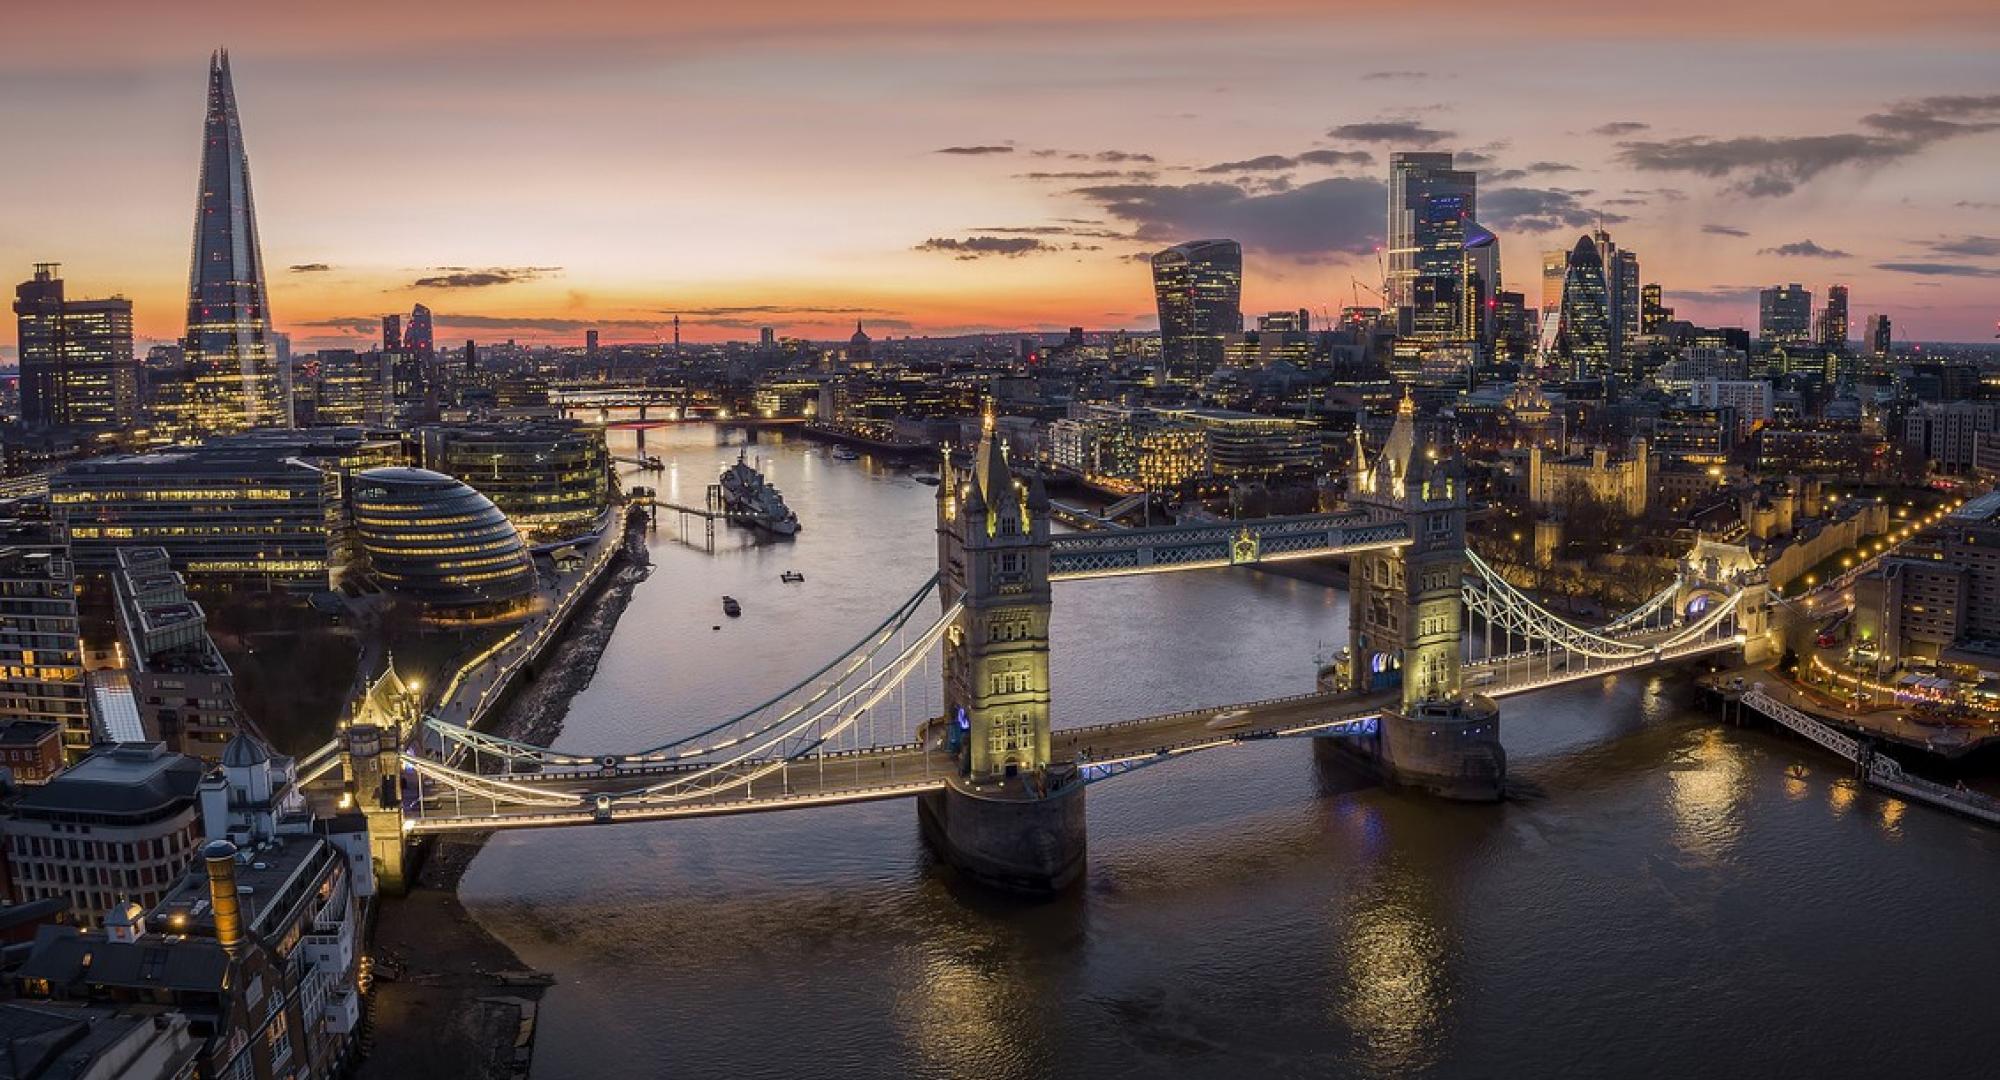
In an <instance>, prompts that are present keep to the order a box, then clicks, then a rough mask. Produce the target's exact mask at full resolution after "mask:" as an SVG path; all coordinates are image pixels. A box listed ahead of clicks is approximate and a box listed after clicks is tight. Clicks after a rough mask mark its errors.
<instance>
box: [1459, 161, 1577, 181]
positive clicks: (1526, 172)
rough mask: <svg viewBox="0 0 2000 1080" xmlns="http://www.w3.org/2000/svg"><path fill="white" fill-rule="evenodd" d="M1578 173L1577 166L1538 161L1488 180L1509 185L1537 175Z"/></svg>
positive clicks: (1496, 174)
mask: <svg viewBox="0 0 2000 1080" xmlns="http://www.w3.org/2000/svg"><path fill="white" fill-rule="evenodd" d="M1464 157H1465V155H1464V154H1460V155H1459V158H1460V159H1461V160H1462V159H1463V158H1464ZM1576 171H1577V167H1576V166H1574V165H1566V164H1564V163H1562V162H1560V161H1537V162H1535V163H1533V164H1531V165H1523V166H1521V167H1520V168H1518V169H1501V170H1499V171H1498V172H1490V173H1487V174H1486V179H1488V180H1491V181H1494V182H1496V183H1502V184H1507V183H1512V182H1514V181H1516V180H1524V179H1526V178H1528V177H1530V176H1533V175H1535V174H1536V173H1560V172H1576Z"/></svg>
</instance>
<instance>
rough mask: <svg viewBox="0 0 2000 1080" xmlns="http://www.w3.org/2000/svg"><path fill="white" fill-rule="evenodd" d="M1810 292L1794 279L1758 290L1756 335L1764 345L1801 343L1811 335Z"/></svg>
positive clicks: (1811, 299)
mask: <svg viewBox="0 0 2000 1080" xmlns="http://www.w3.org/2000/svg"><path fill="white" fill-rule="evenodd" d="M1812 301H1813V297H1812V293H1811V291H1809V290H1807V289H1806V288H1805V287H1804V286H1802V285H1800V284H1798V283H1797V282H1793V283H1792V284H1790V285H1774V286H1772V287H1771V288H1768V289H1765V290H1763V291H1762V292H1760V293H1758V294H1757V337H1758V338H1759V339H1760V340H1762V341H1763V343H1764V347H1765V348H1767V349H1768V348H1771V347H1773V346H1777V345H1803V344H1806V343H1807V342H1808V341H1809V340H1810V339H1811V335H1812V306H1813V305H1812Z"/></svg>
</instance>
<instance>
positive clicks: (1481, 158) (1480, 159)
mask: <svg viewBox="0 0 2000 1080" xmlns="http://www.w3.org/2000/svg"><path fill="white" fill-rule="evenodd" d="M1452 162H1453V163H1454V164H1456V165H1457V166H1458V167H1460V168H1474V169H1478V168H1483V167H1484V166H1487V165H1491V164H1493V155H1492V154H1482V153H1480V152H1479V151H1477V150H1460V151H1459V152H1458V153H1457V154H1456V155H1454V156H1453V157H1452Z"/></svg>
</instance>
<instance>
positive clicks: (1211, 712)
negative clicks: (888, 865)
mask: <svg viewBox="0 0 2000 1080" xmlns="http://www.w3.org/2000/svg"><path fill="white" fill-rule="evenodd" d="M1735 645H1736V642H1735V641H1733V640H1732V639H1728V638H1725V639H1722V640H1720V641H1710V642H1696V643H1690V644H1689V645H1685V646H1682V647H1680V648H1677V649H1671V650H1666V651H1664V652H1663V653H1662V655H1661V656H1660V658H1659V660H1657V661H1655V660H1653V659H1651V658H1647V659H1645V660H1642V661H1626V662H1622V663H1620V664H1615V665H1614V664H1607V665H1605V666H1601V667H1584V666H1582V665H1578V666H1577V667H1576V668H1575V669H1574V670H1555V671H1548V672H1544V673H1541V674H1535V675H1527V676H1523V677H1519V678H1518V679H1517V680H1515V681H1510V682H1508V683H1504V684H1494V685H1486V686H1473V687H1471V688H1470V689H1471V690H1472V691H1473V692H1475V693H1483V694H1486V695H1488V696H1490V697H1495V698H1500V697H1509V696H1513V695H1515V694H1521V693H1528V692H1531V691H1534V690H1540V689H1545V688H1547V687H1551V686H1558V685H1561V684H1564V683H1570V682H1578V681H1582V680H1585V679H1592V678H1601V677H1603V676H1606V675H1614V674H1618V673H1619V672H1622V671H1630V670H1634V669H1636V668H1642V667H1647V666H1651V665H1652V664H1654V663H1666V662H1671V661H1675V660H1685V659H1691V658H1694V657H1698V656H1701V655H1704V654H1707V653H1713V652H1719V651H1723V650H1725V649H1728V648H1732V647H1734V646H1735ZM1503 663H1505V661H1487V662H1482V663H1477V664H1470V665H1467V670H1468V673H1469V675H1471V676H1472V677H1473V678H1474V679H1475V680H1476V679H1477V678H1478V677H1479V676H1480V675H1481V674H1482V673H1483V672H1486V671H1492V670H1495V669H1496V668H1497V667H1498V666H1500V665H1501V664H1503ZM1398 697H1399V692H1398V691H1396V690H1386V691H1381V692H1377V693H1374V694H1367V695H1357V694H1352V693H1310V694H1299V695H1295V696H1291V697H1284V698H1275V699H1272V700H1268V701H1257V702H1248V703H1242V704H1233V705H1218V706H1215V707H1213V708H1203V709H1190V710H1185V711H1182V712H1176V713H1168V714H1165V715H1161V716H1150V717H1144V718H1141V719H1136V720H1120V721H1114V722H1111V723H1104V724H1090V725H1085V726H1081V727H1073V728H1061V729H1058V730H1056V731H1055V732H1053V733H1052V734H1051V740H1050V756H1051V757H1052V758H1053V759H1054V760H1056V761H1061V762H1071V763H1077V764H1081V765H1086V766H1089V767H1092V768H1102V769H1105V770H1108V772H1107V773H1103V774H1100V775H1109V774H1110V773H1111V772H1117V771H1122V770H1123V769H1129V768H1132V767H1135V766H1138V765H1142V764H1150V763H1154V762H1164V761H1168V760H1172V759H1173V758H1176V757H1179V756H1183V755H1186V754H1190V753H1194V752H1197V751H1201V750H1208V749H1214V748H1217V747H1222V746H1228V745H1233V744H1240V743H1246V742H1253V741H1257V740H1261V739H1270V738H1284V737H1289V736H1303V735H1315V734H1326V733H1331V732H1333V731H1335V730H1337V729H1340V728H1342V727H1347V726H1350V725H1354V724H1357V723H1359V722H1362V721H1365V720H1367V719H1369V718H1371V717H1374V716H1378V715H1380V713H1381V711H1382V710H1383V709H1384V708H1387V707H1388V706H1390V705H1392V704H1394V703H1395V702H1396V700H1397V698H1398ZM934 722H935V721H934ZM953 767H954V764H953V760H952V758H951V757H950V756H949V755H947V754H944V753H942V752H940V751H938V750H935V749H931V750H926V749H925V748H924V747H923V746H921V745H919V744H917V743H904V744H900V745H896V746H887V747H874V748H869V749H863V750H848V751H838V752H832V753H828V754H826V755H824V756H823V757H804V758H799V759H797V760H794V761H791V762H789V763H785V764H782V765H780V764H778V763H776V762H770V761H746V762H742V763H740V764H736V765H731V766H726V767H723V768H722V769H720V770H719V771H715V772H712V773H711V774H710V775H709V776H708V777H707V778H705V780H704V781H703V782H702V784H701V787H700V788H699V789H693V790H686V791H680V792H663V793H658V794H653V795H639V794H636V792H638V791H639V789H642V788H644V787H647V786H649V785H652V784H658V783H663V782H666V781H669V780H671V779H672V778H673V777H674V776H676V775H689V774H692V773H695V772H698V771H701V770H703V769H715V768H716V767H715V766H713V765H703V764H701V763H679V764H661V765H646V766H631V765H626V766H619V767H617V768H614V769H603V768H549V769H543V770H539V771H534V772H516V773H506V774H487V778H488V779H491V780H494V781H497V782H501V783H507V784H513V785H518V786H521V787H524V788H529V789H532V790H533V792H534V794H535V796H536V797H558V798H560V797H562V796H568V797H571V798H574V799H575V800H576V802H575V803H574V804H573V805H552V806H551V805H521V804H519V803H512V804H510V803H507V802H504V801H498V800H495V799H493V798H490V797H487V796H484V795H480V794H477V793H474V792H472V791H464V792H455V791H453V790H452V789H449V788H446V789H444V790H442V791H440V790H439V789H440V786H441V785H440V784H438V783H437V782H435V781H427V782H426V783H425V785H424V789H426V790H425V791H424V794H423V797H422V801H421V809H420V810H419V809H418V808H417V807H415V806H413V807H412V810H413V813H412V814H411V815H410V819H409V829H410V831H411V832H413V833H418V834H422V833H435V832H453V831H482V830H487V829H509V828H541V827H547V826H552V825H581V824H589V823H593V822H607V823H608V822H619V821H648V820H661V819H666V818H681V817H710V816H717V815H723V814H744V813H756V812H763V811H773V810H791V809H800V808H804V807H809V806H828V805H836V804H841V803H853V802H872V801H876V800H880V799H898V798H907V797H909V796H913V795H917V794H921V793H923V792H926V791H934V790H937V789H939V788H941V787H943V786H944V780H945V777H946V776H948V775H950V774H951V771H952V769H953ZM746 776H748V777H750V779H748V780H747V781H746V780H745V777H746ZM598 796H611V797H613V799H614V800H615V801H613V802H612V804H611V805H609V806H607V807H603V808H599V807H598V806H596V805H595V800H596V798H597V797H598Z"/></svg>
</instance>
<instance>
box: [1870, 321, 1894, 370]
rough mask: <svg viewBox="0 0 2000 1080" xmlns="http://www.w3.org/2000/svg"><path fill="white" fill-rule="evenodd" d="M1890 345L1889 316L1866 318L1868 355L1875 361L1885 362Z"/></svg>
mask: <svg viewBox="0 0 2000 1080" xmlns="http://www.w3.org/2000/svg"><path fill="white" fill-rule="evenodd" d="M1892 343H1893V342H1892V339H1891V337H1890V332H1889V316H1887V315H1870V316H1869V317H1868V354H1869V355H1870V356H1873V357H1874V358H1875V359H1877V360H1885V359H1887V358H1888V356H1889V348H1890V345H1891V344H1892Z"/></svg>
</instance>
